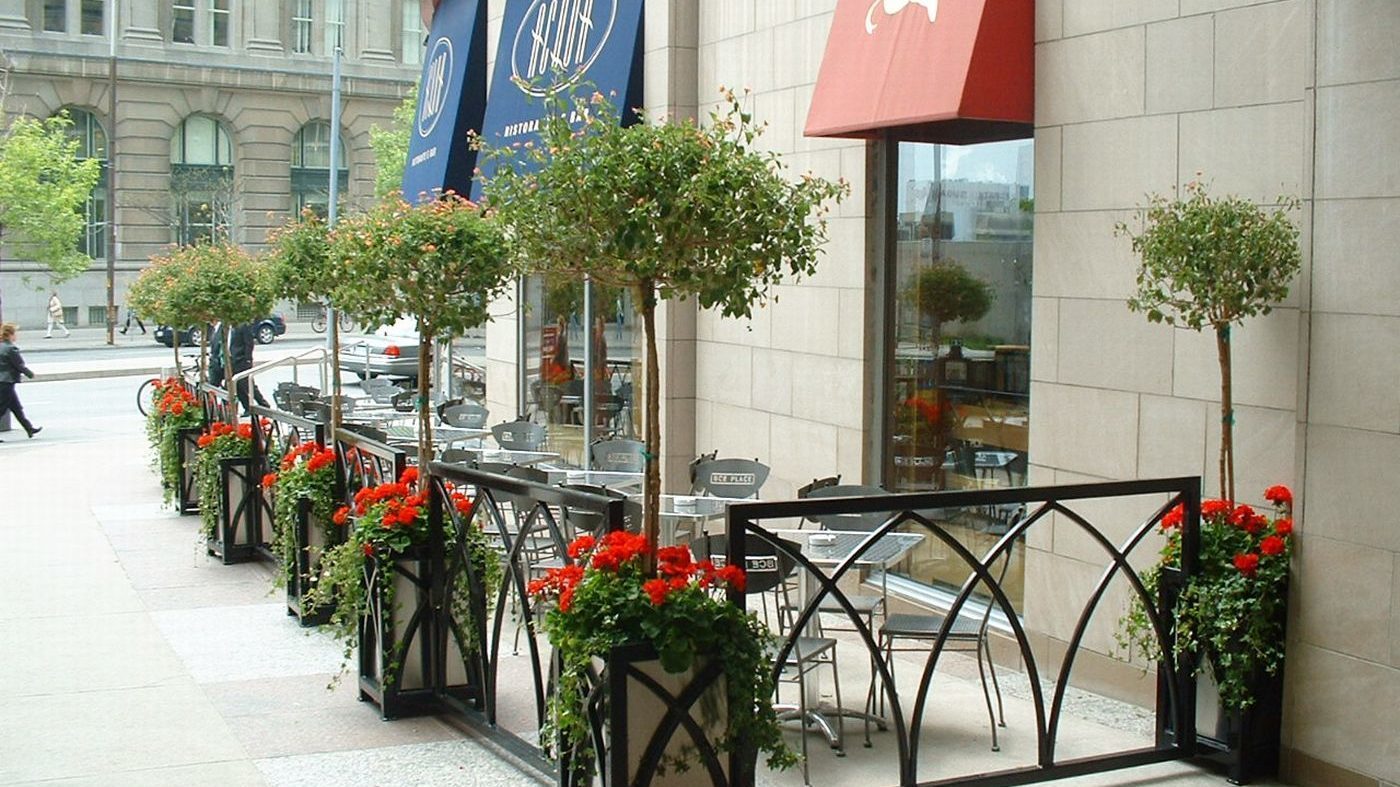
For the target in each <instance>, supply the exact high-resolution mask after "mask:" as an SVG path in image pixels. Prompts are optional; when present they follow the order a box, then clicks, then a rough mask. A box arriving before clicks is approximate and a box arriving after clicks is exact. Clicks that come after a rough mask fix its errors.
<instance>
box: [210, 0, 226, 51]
mask: <svg viewBox="0 0 1400 787" xmlns="http://www.w3.org/2000/svg"><path fill="white" fill-rule="evenodd" d="M230 2H231V0H209V42H210V43H211V44H213V45H214V46H228V26H229V3H230Z"/></svg>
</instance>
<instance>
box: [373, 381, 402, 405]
mask: <svg viewBox="0 0 1400 787" xmlns="http://www.w3.org/2000/svg"><path fill="white" fill-rule="evenodd" d="M368 393H369V398H370V400H371V401H373V402H374V403H375V404H393V403H394V397H395V396H398V395H399V394H401V393H403V389H402V388H400V387H398V386H397V385H381V386H377V387H375V388H374V389H373V390H371V391H369V392H368Z"/></svg>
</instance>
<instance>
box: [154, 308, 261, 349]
mask: <svg viewBox="0 0 1400 787" xmlns="http://www.w3.org/2000/svg"><path fill="white" fill-rule="evenodd" d="M286 332H287V321H286V320H284V319H282V315H280V314H270V315H268V316H266V317H264V318H262V319H261V320H258V322H257V324H256V325H255V326H254V331H253V335H254V336H256V337H257V338H258V344H272V340H273V339H276V338H277V337H278V336H281V335H282V334H284V333H286ZM202 334H203V327H202V326H196V327H191V328H186V329H184V330H183V331H180V346H181V347H198V346H199V339H200V337H201V335H202ZM151 335H152V336H153V337H154V338H155V340H156V341H157V342H160V343H161V344H163V345H165V346H166V347H169V346H170V342H171V341H172V339H171V335H172V331H171V330H170V326H169V325H157V326H156V329H155V330H154V331H153V332H152V334H151Z"/></svg>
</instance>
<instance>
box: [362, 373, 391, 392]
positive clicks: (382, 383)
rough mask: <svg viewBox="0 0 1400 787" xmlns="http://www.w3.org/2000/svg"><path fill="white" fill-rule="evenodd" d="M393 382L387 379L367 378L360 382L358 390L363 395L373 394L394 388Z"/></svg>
mask: <svg viewBox="0 0 1400 787" xmlns="http://www.w3.org/2000/svg"><path fill="white" fill-rule="evenodd" d="M394 387H396V386H395V385H394V381H393V380H390V379H389V378H388V377H368V378H365V379H363V380H361V381H360V390H361V391H364V392H365V393H367V394H369V393H373V392H375V391H377V390H380V389H382V388H394Z"/></svg>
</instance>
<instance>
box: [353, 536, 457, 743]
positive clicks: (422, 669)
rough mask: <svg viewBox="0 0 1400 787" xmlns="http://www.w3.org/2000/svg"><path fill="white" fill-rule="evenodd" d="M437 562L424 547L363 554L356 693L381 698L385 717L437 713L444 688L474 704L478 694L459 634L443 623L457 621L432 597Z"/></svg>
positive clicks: (366, 698)
mask: <svg viewBox="0 0 1400 787" xmlns="http://www.w3.org/2000/svg"><path fill="white" fill-rule="evenodd" d="M435 565H439V566H440V565H441V562H440V560H434V558H433V555H432V553H431V551H430V550H429V549H427V548H425V547H419V548H415V549H413V550H411V551H409V552H407V553H405V554H403V555H398V556H395V557H393V558H389V559H382V558H379V557H378V556H373V557H370V558H369V559H367V560H366V561H365V574H364V582H365V592H366V597H367V599H368V609H367V611H366V614H365V616H364V617H363V618H361V619H360V647H359V657H358V662H359V681H360V699H361V700H363V701H369V702H373V703H375V704H376V705H378V706H379V714H380V716H381V717H383V718H385V719H394V718H402V717H405V716H417V715H423V714H430V713H438V712H440V711H441V710H442V705H441V703H440V700H441V699H442V698H443V697H444V696H445V695H446V696H451V697H454V698H456V699H458V700H459V701H462V702H466V703H473V704H474V703H475V702H476V700H477V698H478V697H479V695H480V692H479V691H478V690H477V689H476V688H475V686H476V681H471V680H470V679H469V678H468V675H469V674H470V673H471V672H472V671H473V668H472V666H471V665H470V664H469V663H468V661H467V658H466V655H465V654H464V653H463V648H462V641H461V639H460V638H459V637H458V636H455V635H454V634H453V632H452V631H448V630H446V629H450V628H456V627H454V626H452V625H451V622H450V620H448V618H449V617H450V616H449V615H445V614H443V612H444V609H445V606H446V605H444V604H435V603H433V602H432V594H433V592H434V581H435V577H434V575H433V568H434V566H435ZM386 591H387V592H386ZM391 597H392V598H391ZM444 646H445V647H444Z"/></svg>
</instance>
